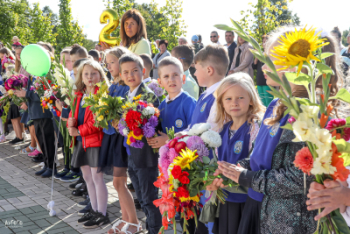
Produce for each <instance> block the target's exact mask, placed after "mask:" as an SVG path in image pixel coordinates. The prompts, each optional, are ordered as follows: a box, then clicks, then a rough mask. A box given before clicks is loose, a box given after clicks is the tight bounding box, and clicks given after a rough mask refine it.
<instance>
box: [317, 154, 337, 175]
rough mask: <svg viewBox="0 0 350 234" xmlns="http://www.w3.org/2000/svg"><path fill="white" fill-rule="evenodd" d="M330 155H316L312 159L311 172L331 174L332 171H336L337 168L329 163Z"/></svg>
mask: <svg viewBox="0 0 350 234" xmlns="http://www.w3.org/2000/svg"><path fill="white" fill-rule="evenodd" d="M331 159H332V158H331V156H330V157H328V156H323V157H317V158H316V160H315V161H314V164H313V168H312V169H311V173H312V174H313V175H321V174H326V175H332V174H333V173H334V172H336V171H337V168H335V167H333V166H332V165H331Z"/></svg>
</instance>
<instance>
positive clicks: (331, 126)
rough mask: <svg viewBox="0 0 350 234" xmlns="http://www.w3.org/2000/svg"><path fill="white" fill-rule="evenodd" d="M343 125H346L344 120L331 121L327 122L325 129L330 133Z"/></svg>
mask: <svg viewBox="0 0 350 234" xmlns="http://www.w3.org/2000/svg"><path fill="white" fill-rule="evenodd" d="M345 124H346V120H345V119H331V120H330V121H329V122H328V124H327V127H326V129H327V130H329V131H330V130H332V129H334V128H337V127H341V126H344V125H345Z"/></svg>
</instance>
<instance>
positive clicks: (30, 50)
mask: <svg viewBox="0 0 350 234" xmlns="http://www.w3.org/2000/svg"><path fill="white" fill-rule="evenodd" d="M21 64H22V66H23V68H24V69H25V70H26V71H27V72H28V73H29V74H31V75H33V76H46V75H47V73H49V70H50V67H51V58H50V55H49V53H48V52H47V51H46V50H45V49H44V48H43V47H42V46H39V45H37V44H31V45H27V46H26V47H24V49H23V50H22V52H21Z"/></svg>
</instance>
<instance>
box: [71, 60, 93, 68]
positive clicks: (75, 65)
mask: <svg viewBox="0 0 350 234" xmlns="http://www.w3.org/2000/svg"><path fill="white" fill-rule="evenodd" d="M87 60H89V59H87V58H83V59H79V60H77V61H75V63H74V64H73V68H76V67H79V66H80V65H81V64H82V63H84V62H85V61H87Z"/></svg>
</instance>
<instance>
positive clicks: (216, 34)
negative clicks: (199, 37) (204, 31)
mask: <svg viewBox="0 0 350 234" xmlns="http://www.w3.org/2000/svg"><path fill="white" fill-rule="evenodd" d="M212 33H215V34H216V35H217V36H218V35H219V34H218V32H217V31H212V32H211V33H210V34H212Z"/></svg>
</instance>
